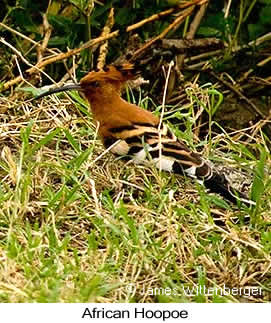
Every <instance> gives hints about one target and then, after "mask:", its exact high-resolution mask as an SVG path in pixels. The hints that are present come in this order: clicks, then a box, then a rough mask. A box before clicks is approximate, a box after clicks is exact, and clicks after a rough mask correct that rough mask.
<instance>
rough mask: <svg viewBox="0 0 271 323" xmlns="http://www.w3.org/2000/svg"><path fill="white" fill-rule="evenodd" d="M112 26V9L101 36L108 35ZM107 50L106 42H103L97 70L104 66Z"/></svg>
mask: <svg viewBox="0 0 271 323" xmlns="http://www.w3.org/2000/svg"><path fill="white" fill-rule="evenodd" d="M113 25H114V8H111V9H110V12H109V15H108V18H107V21H106V23H105V26H104V28H103V31H102V34H101V36H105V35H108V34H109V33H110V31H111V29H112V27H113ZM107 48H108V41H105V42H104V43H103V44H102V45H101V46H100V54H99V57H98V63H97V68H98V69H102V68H103V67H104V65H105V58H106V54H107Z"/></svg>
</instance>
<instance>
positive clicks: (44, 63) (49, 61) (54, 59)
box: [0, 1, 199, 92]
mask: <svg viewBox="0 0 271 323" xmlns="http://www.w3.org/2000/svg"><path fill="white" fill-rule="evenodd" d="M196 2H199V1H195V3H196ZM187 5H189V4H187ZM175 10H176V8H170V9H167V10H165V11H162V12H160V13H157V14H154V15H152V16H150V17H149V18H146V19H144V20H142V21H140V22H138V23H136V24H134V25H131V26H128V27H127V28H126V31H127V32H130V31H132V30H135V29H137V28H140V27H141V26H143V25H144V24H146V23H149V22H152V21H155V20H158V19H160V18H161V17H164V16H167V15H169V14H171V13H173V12H174V11H175ZM0 24H1V23H0ZM1 25H2V26H3V24H1ZM118 34H119V30H116V31H114V32H112V33H110V34H108V35H105V36H102V37H98V38H95V39H92V40H89V41H87V42H86V43H84V44H83V45H82V46H81V47H79V48H75V49H72V50H69V51H67V52H66V53H61V54H58V55H56V56H54V57H51V58H48V59H46V60H44V61H41V62H39V63H37V64H36V66H33V67H32V68H30V69H28V70H26V73H29V74H33V73H37V69H38V70H39V69H41V68H43V67H45V66H47V65H49V64H52V63H55V62H57V61H60V60H64V59H66V58H69V57H71V56H73V55H76V54H78V53H80V52H81V51H82V50H83V49H86V48H89V47H93V46H95V45H98V44H99V43H101V42H103V41H106V40H108V39H111V38H113V37H116V36H118ZM21 80H22V78H21V76H17V77H16V78H15V79H13V80H10V81H8V82H6V83H5V84H4V85H3V86H2V87H1V88H0V92H1V91H4V90H7V89H9V88H10V87H11V86H13V85H15V84H17V83H18V82H20V81H21Z"/></svg>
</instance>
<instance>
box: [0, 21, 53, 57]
mask: <svg viewBox="0 0 271 323" xmlns="http://www.w3.org/2000/svg"><path fill="white" fill-rule="evenodd" d="M0 26H1V27H3V28H5V29H7V30H8V31H10V32H11V33H13V34H15V35H17V36H19V37H21V38H23V39H25V40H27V41H29V42H30V43H32V44H34V45H35V46H38V47H39V46H41V45H40V44H39V43H38V42H36V41H34V40H33V39H31V38H29V37H27V36H25V35H24V34H22V33H20V32H19V31H17V30H15V29H13V28H11V27H9V26H7V25H5V24H3V23H2V22H0ZM46 50H47V51H48V52H50V53H51V54H54V55H57V54H58V53H57V52H56V51H55V50H53V49H50V48H46Z"/></svg>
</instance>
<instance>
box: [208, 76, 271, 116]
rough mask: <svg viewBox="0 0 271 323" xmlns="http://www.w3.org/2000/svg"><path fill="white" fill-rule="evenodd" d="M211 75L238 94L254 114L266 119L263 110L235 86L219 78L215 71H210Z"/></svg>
mask: <svg viewBox="0 0 271 323" xmlns="http://www.w3.org/2000/svg"><path fill="white" fill-rule="evenodd" d="M209 73H210V75H212V76H213V77H214V78H215V79H217V80H218V81H219V82H221V83H222V84H224V85H225V86H226V87H228V88H229V89H231V90H232V91H233V92H234V93H235V94H237V95H238V96H239V97H240V98H241V99H242V100H244V101H246V103H247V104H248V105H249V106H250V107H251V108H252V109H253V111H254V112H256V114H257V115H258V116H260V117H261V118H263V119H264V118H265V117H266V116H265V115H264V114H263V113H262V111H261V110H259V108H258V107H257V106H256V105H255V104H254V103H253V102H252V101H250V100H249V99H248V98H247V97H246V96H245V95H244V94H243V93H242V92H241V91H239V90H238V89H236V88H235V87H234V86H232V85H231V84H230V83H229V82H227V81H225V80H223V79H221V78H219V77H218V76H217V75H216V74H215V73H214V72H213V71H209Z"/></svg>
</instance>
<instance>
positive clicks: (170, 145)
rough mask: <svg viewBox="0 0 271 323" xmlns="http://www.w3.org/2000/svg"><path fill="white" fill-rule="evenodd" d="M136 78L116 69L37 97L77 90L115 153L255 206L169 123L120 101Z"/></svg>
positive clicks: (131, 72)
mask: <svg viewBox="0 0 271 323" xmlns="http://www.w3.org/2000/svg"><path fill="white" fill-rule="evenodd" d="M134 78H135V72H134V66H133V65H132V64H123V65H120V66H112V65H111V66H108V67H105V68H104V69H103V70H97V71H92V72H90V73H88V74H87V75H86V76H84V77H83V78H82V79H81V80H80V83H79V84H71V85H67V86H63V87H61V88H56V89H53V90H49V91H48V92H46V93H43V94H41V95H39V96H38V97H37V98H41V97H43V96H45V95H49V94H53V93H57V92H61V91H67V90H71V89H77V90H79V91H81V92H83V93H84V95H85V97H86V98H87V100H88V101H89V103H90V106H91V110H92V113H93V118H94V119H95V121H96V122H97V126H98V127H99V129H98V133H99V135H100V137H101V139H102V141H103V144H104V146H105V147H106V148H109V149H110V151H111V152H112V153H114V154H115V155H120V156H124V155H125V156H128V157H130V158H132V159H133V160H134V162H135V163H145V162H148V161H151V162H153V163H154V164H155V165H156V166H157V167H158V168H160V169H161V170H165V171H169V172H173V173H176V174H182V175H188V176H189V177H192V178H195V179H198V180H199V181H200V182H202V183H204V185H205V187H207V188H208V189H209V190H210V191H211V192H214V193H219V194H221V195H222V196H223V197H224V198H226V199H227V200H229V201H231V202H237V200H238V201H242V202H244V203H245V204H247V205H250V204H254V202H253V201H250V200H248V199H247V198H246V197H245V196H244V194H242V193H240V192H236V193H234V190H233V189H232V188H231V186H230V184H229V182H228V181H227V180H226V178H225V176H224V175H223V174H220V173H219V172H218V171H216V170H215V168H214V167H213V166H212V164H211V163H210V162H209V161H206V160H204V159H203V158H202V157H201V156H200V155H199V154H198V153H196V152H193V151H191V150H190V149H189V148H188V147H187V146H186V145H185V144H184V143H183V142H182V141H180V140H179V139H178V138H177V137H176V136H175V135H174V134H173V133H172V132H171V131H170V130H169V128H168V127H167V126H166V125H165V124H164V125H162V127H160V128H159V118H158V117H156V116H155V115H153V114H152V113H151V112H149V111H146V110H144V109H142V108H140V107H138V106H136V105H134V104H131V103H128V102H127V101H125V100H123V99H122V98H121V96H120V95H121V89H122V87H123V86H124V84H125V82H126V81H127V80H129V79H134ZM110 147H111V148H110Z"/></svg>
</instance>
